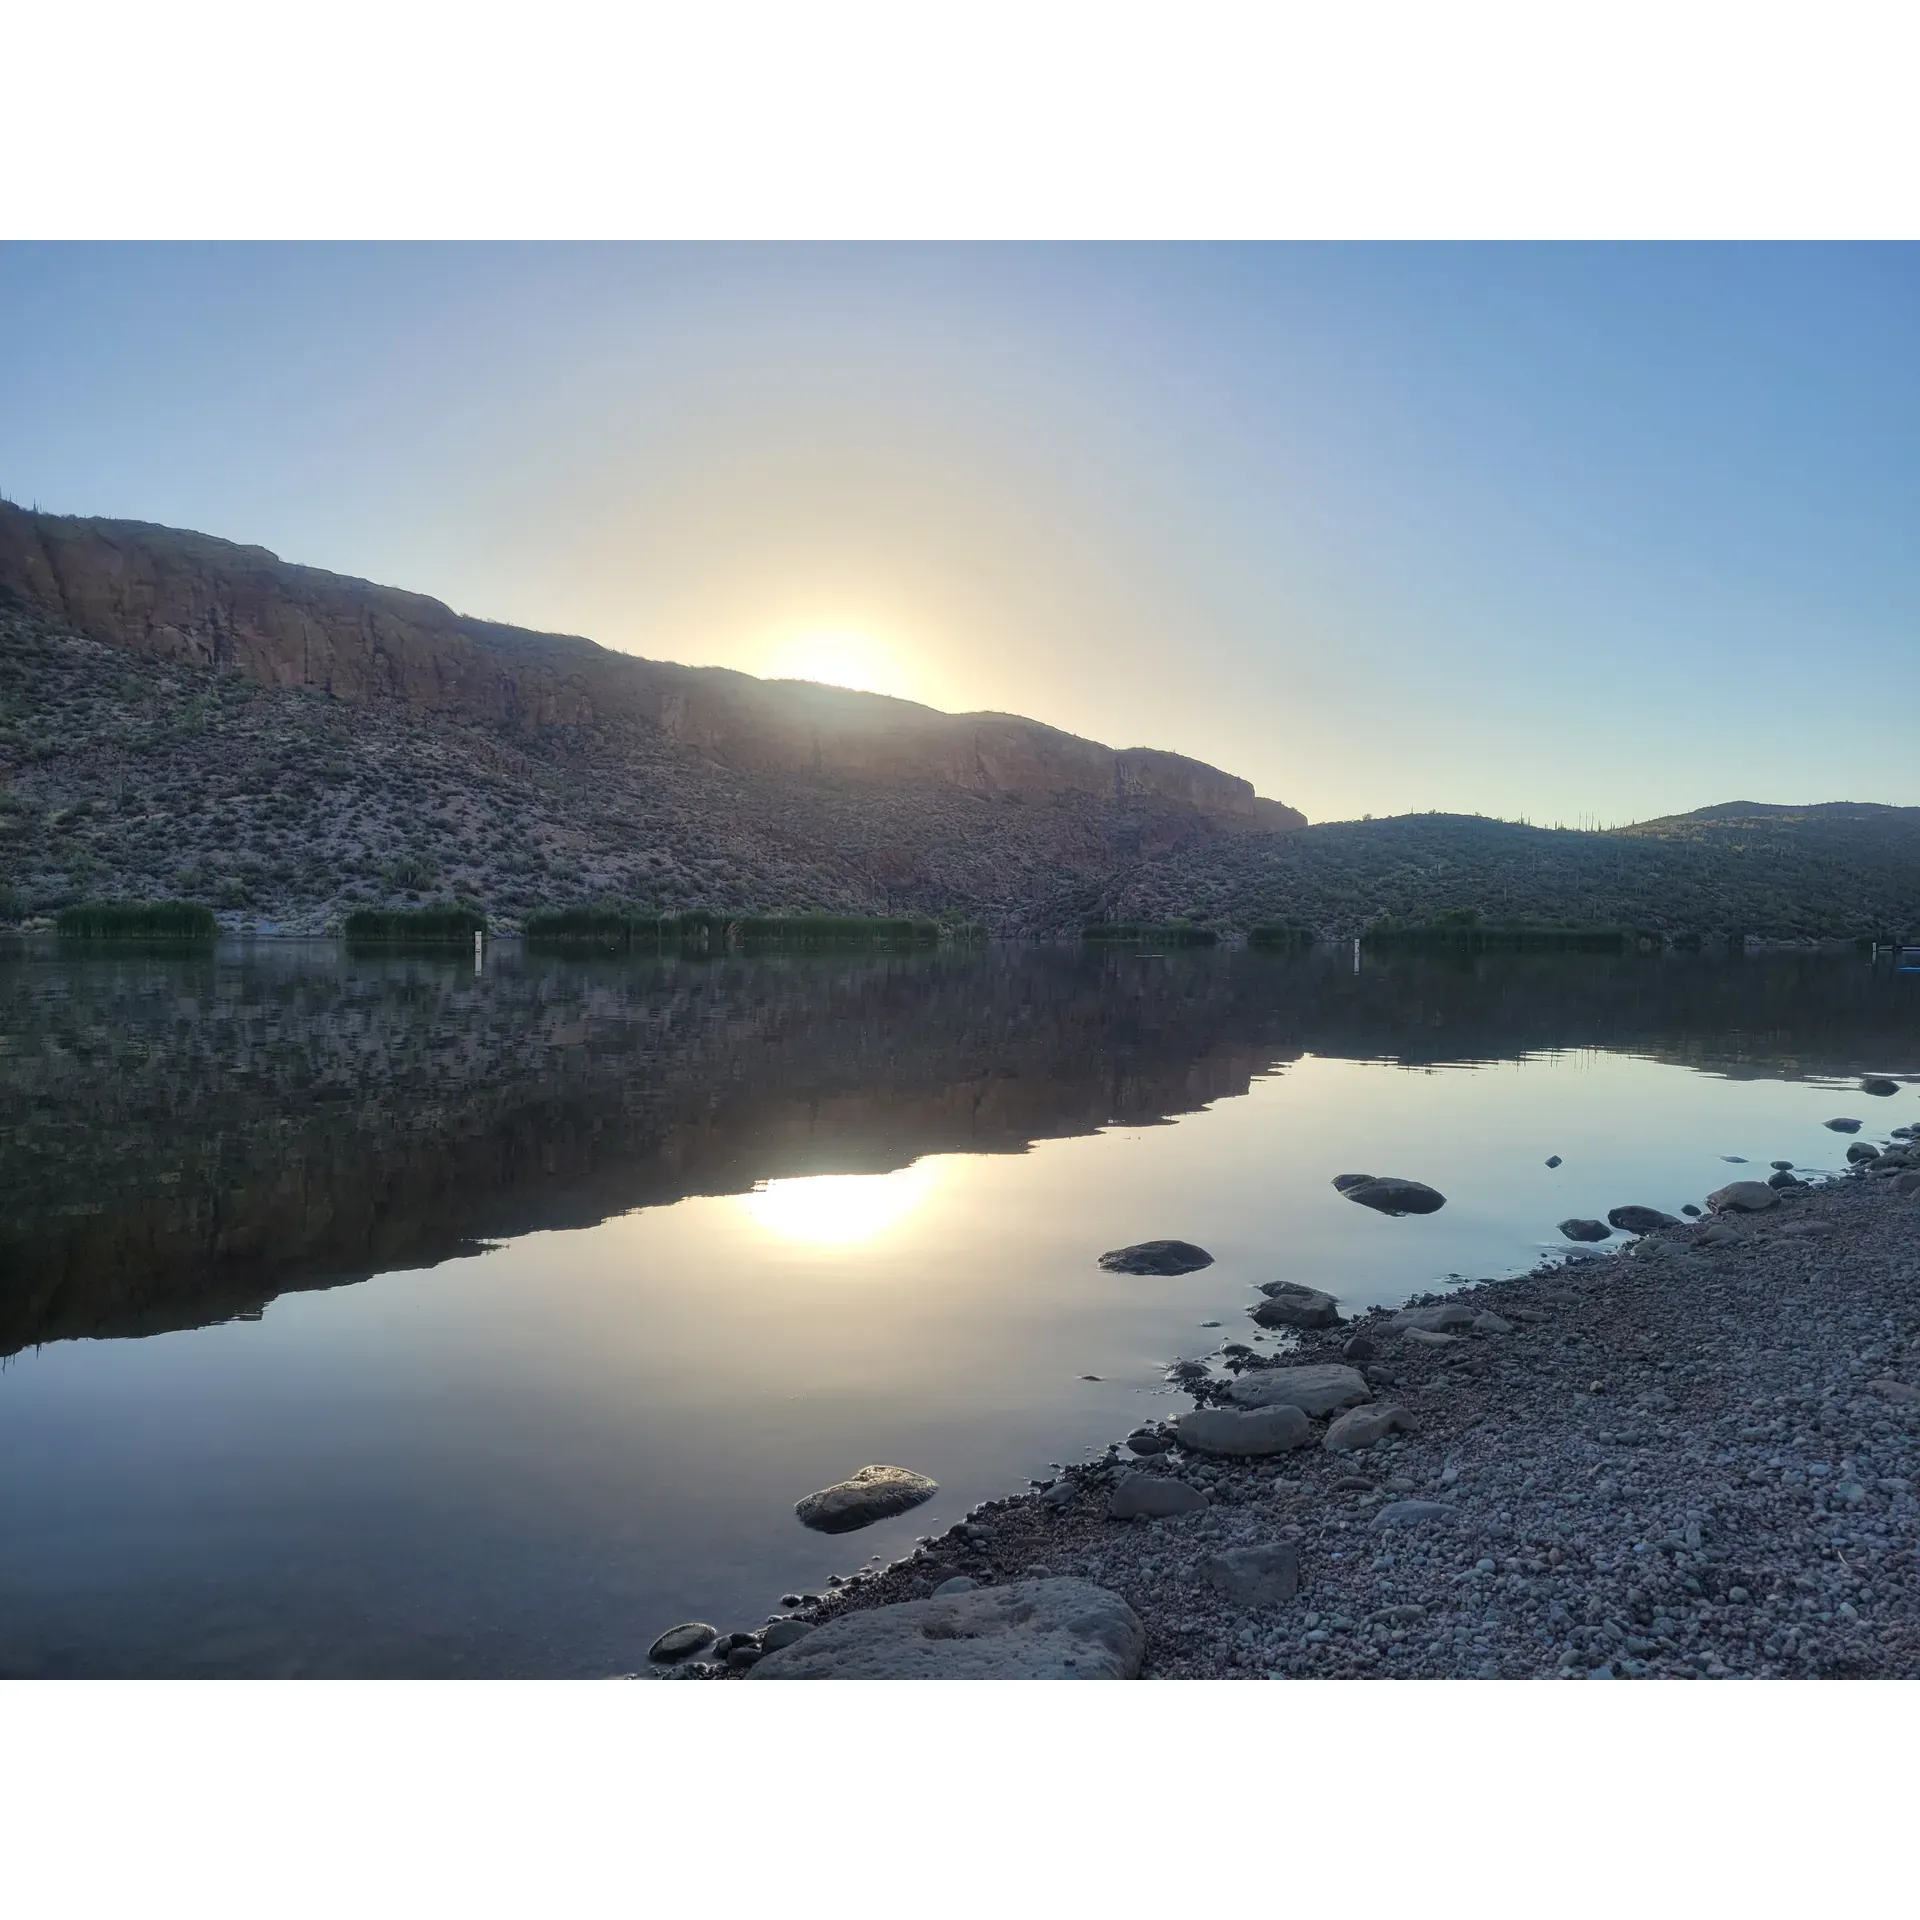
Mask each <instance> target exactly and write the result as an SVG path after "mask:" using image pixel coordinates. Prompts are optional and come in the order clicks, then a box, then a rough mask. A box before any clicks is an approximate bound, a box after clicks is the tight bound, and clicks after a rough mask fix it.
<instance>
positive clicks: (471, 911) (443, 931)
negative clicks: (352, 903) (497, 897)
mask: <svg viewBox="0 0 1920 1920" xmlns="http://www.w3.org/2000/svg"><path fill="white" fill-rule="evenodd" d="M486 930H487V916H486V915H485V914H484V913H482V912H481V911H480V909H479V908H478V907H458V906H450V907H449V906H442V907H360V908H357V909H356V910H355V911H354V912H352V913H350V914H348V915H347V921H346V929H345V931H346V936H347V938H348V939H349V940H351V941H354V942H355V943H356V944H365V943H370V942H375V941H420V942H428V943H439V942H442V941H457V942H459V943H461V944H462V945H466V944H470V943H471V941H472V939H473V936H474V935H475V934H476V933H485V932H486Z"/></svg>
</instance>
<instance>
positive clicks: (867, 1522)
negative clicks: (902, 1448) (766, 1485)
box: [793, 1467, 940, 1533]
mask: <svg viewBox="0 0 1920 1920" xmlns="http://www.w3.org/2000/svg"><path fill="white" fill-rule="evenodd" d="M939 1491H940V1485H939V1482H938V1481H935V1480H929V1479H928V1478H927V1476H926V1475H925V1474H924V1473H913V1472H910V1471H909V1470H908V1469H907V1468H905V1467H862V1468H861V1469H860V1471H859V1472H858V1473H856V1474H855V1475H853V1477H852V1478H851V1479H848V1480H841V1481H838V1482H836V1483H835V1484H834V1485H833V1486H831V1487H822V1488H821V1489H820V1491H819V1492H818V1493H810V1494H808V1495H807V1497H806V1498H805V1499H804V1500H801V1501H797V1502H796V1503H795V1505H794V1509H793V1510H794V1512H795V1513H796V1514H797V1515H798V1516H799V1519H800V1524H801V1525H802V1526H803V1527H811V1528H812V1529H813V1530H814V1531H815V1532H816V1533H851V1532H853V1530H854V1529H855V1528H856V1527H870V1526H872V1524H873V1523H874V1522H875V1521H876V1520H889V1519H891V1518H892V1517H893V1516H894V1515H895V1514H896V1513H905V1512H907V1510H908V1509H909V1508H911V1507H917V1506H919V1505H920V1503H921V1502H922V1501H923V1500H931V1499H932V1498H933V1496H934V1495H935V1494H936V1493H938V1492H939Z"/></svg>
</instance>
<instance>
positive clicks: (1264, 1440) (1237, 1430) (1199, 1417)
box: [1174, 1406, 1313, 1456]
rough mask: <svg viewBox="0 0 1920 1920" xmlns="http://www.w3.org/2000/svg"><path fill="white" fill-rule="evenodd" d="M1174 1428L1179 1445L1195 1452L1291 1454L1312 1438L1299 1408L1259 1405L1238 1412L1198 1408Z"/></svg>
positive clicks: (1182, 1418)
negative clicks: (1245, 1411)
mask: <svg viewBox="0 0 1920 1920" xmlns="http://www.w3.org/2000/svg"><path fill="white" fill-rule="evenodd" d="M1174 1430H1175V1431H1176V1432H1177V1433H1178V1434H1179V1436H1180V1444H1181V1445H1182V1446H1183V1447H1190V1448H1192V1449H1193V1450H1194V1451H1195V1452H1198V1453H1224V1454H1233V1455H1240V1456H1246V1455H1255V1454H1268V1453H1291V1452H1292V1451H1293V1450H1294V1448H1296V1447H1304V1446H1306V1445H1307V1443H1308V1442H1309V1441H1310V1440H1312V1438H1313V1427H1312V1424H1311V1422H1309V1420H1308V1419H1307V1416H1306V1415H1305V1414H1304V1413H1302V1412H1301V1411H1300V1409H1299V1408H1298V1407H1292V1406H1278V1407H1258V1408H1255V1409H1254V1410H1253V1411H1252V1412H1249V1413H1241V1412H1237V1411H1236V1410H1234V1409H1233V1408H1231V1407H1201V1408H1199V1409H1198V1410H1196V1411H1195V1412H1193V1413H1187V1414H1182V1415H1181V1417H1180V1418H1179V1420H1178V1421H1176V1422H1175V1428H1174Z"/></svg>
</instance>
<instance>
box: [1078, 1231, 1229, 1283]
mask: <svg viewBox="0 0 1920 1920" xmlns="http://www.w3.org/2000/svg"><path fill="white" fill-rule="evenodd" d="M1100 1264H1101V1265H1102V1266H1103V1267H1105V1268H1106V1270H1107V1271H1108V1272H1109V1273H1152V1274H1159V1275H1161V1276H1163V1277H1165V1276H1167V1275H1171V1274H1176V1273H1195V1272H1197V1271H1198V1270H1199V1269H1200V1268H1202V1267H1210V1266H1212V1265H1213V1255H1212V1254H1210V1253H1209V1252H1208V1251H1207V1250H1206V1248H1205V1247H1196V1246H1195V1245H1194V1244H1193V1242H1192V1241H1191V1240H1142V1241H1141V1242H1140V1243H1139V1244H1138V1245H1137V1246H1132V1247H1115V1248H1114V1250H1113V1251H1112V1252H1111V1253H1103V1254H1102V1255H1101V1256H1100Z"/></svg>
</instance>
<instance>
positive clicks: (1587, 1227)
mask: <svg viewBox="0 0 1920 1920" xmlns="http://www.w3.org/2000/svg"><path fill="white" fill-rule="evenodd" d="M1560 1231H1561V1232H1562V1233H1563V1234H1565V1235H1566V1237H1567V1238H1568V1239H1569V1240H1610V1239H1612V1237H1613V1229H1612V1228H1611V1227H1610V1226H1608V1225H1607V1223H1606V1222H1605V1221H1604V1220H1562V1221H1561V1222H1560Z"/></svg>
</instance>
